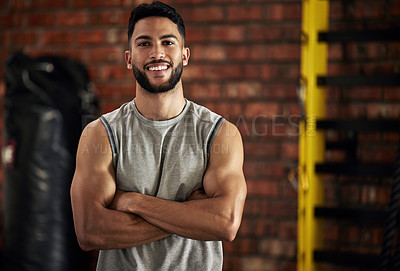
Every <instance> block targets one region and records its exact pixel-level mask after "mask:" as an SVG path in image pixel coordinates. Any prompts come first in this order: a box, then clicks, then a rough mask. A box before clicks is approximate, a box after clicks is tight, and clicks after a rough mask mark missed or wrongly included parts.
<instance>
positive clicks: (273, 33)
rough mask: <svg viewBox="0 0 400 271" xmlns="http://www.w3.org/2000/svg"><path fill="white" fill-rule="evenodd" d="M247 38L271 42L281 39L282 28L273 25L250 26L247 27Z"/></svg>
mask: <svg viewBox="0 0 400 271" xmlns="http://www.w3.org/2000/svg"><path fill="white" fill-rule="evenodd" d="M248 29H249V30H248V33H247V35H248V38H249V39H250V40H254V41H273V40H280V39H281V38H282V35H283V34H282V32H283V31H282V27H281V26H274V25H268V26H265V25H254V24H252V25H250V26H249V27H248Z"/></svg>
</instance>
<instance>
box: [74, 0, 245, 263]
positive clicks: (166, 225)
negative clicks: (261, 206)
mask: <svg viewBox="0 0 400 271" xmlns="http://www.w3.org/2000/svg"><path fill="white" fill-rule="evenodd" d="M128 41H129V50H128V51H126V52H125V60H126V64H127V68H128V69H132V70H133V74H134V77H135V79H136V97H135V98H134V99H133V100H132V101H131V102H128V103H126V104H124V105H122V106H121V107H120V108H119V109H117V110H115V111H113V112H111V113H108V114H105V115H103V116H102V117H100V118H99V119H98V120H96V121H94V122H93V123H91V124H90V125H89V126H87V127H86V128H85V130H84V131H83V133H82V136H81V139H80V142H79V147H78V153H77V164H76V171H75V175H74V179H73V182H72V187H71V201H72V209H73V213H74V222H75V230H76V234H77V237H78V241H79V244H80V245H81V247H82V249H84V250H92V249H98V250H100V254H99V259H98V264H97V270H107V271H113V270H182V271H183V270H185V271H186V270H212V271H215V270H221V269H222V263H223V252H222V243H221V241H232V240H233V239H234V238H235V236H236V233H237V231H238V228H239V226H240V223H241V218H242V213H243V206H244V201H245V198H246V184H245V179H244V175H243V170H242V168H243V145H242V140H241V137H240V134H239V132H238V130H237V128H236V127H235V126H234V125H233V124H231V123H229V122H228V121H226V120H224V119H223V118H222V117H221V116H219V115H218V114H215V113H213V112H211V111H210V110H208V109H206V108H205V107H202V106H200V105H197V104H195V103H193V102H191V101H189V100H187V99H185V98H184V94H183V87H182V81H181V75H182V71H183V67H184V66H186V65H188V61H189V57H190V50H189V48H187V47H185V27H184V24H183V21H182V18H181V17H180V15H179V14H178V13H176V11H175V9H173V8H172V7H170V6H168V5H166V4H163V3H161V2H154V3H152V4H142V5H140V6H138V7H137V8H135V9H134V10H133V11H132V13H131V17H130V20H129V27H128Z"/></svg>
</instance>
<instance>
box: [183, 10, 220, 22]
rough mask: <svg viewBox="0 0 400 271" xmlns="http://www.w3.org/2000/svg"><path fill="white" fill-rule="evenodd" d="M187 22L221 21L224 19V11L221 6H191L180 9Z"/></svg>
mask: <svg viewBox="0 0 400 271" xmlns="http://www.w3.org/2000/svg"><path fill="white" fill-rule="evenodd" d="M179 13H180V14H181V16H182V18H183V20H184V21H185V23H190V22H195V23H198V22H220V21H223V19H224V11H223V9H222V8H221V7H217V6H211V7H196V6H194V7H190V8H182V9H179Z"/></svg>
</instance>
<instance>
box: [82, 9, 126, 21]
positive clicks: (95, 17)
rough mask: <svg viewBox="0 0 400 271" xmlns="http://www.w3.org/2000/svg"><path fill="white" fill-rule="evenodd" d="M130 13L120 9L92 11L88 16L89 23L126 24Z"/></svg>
mask: <svg viewBox="0 0 400 271" xmlns="http://www.w3.org/2000/svg"><path fill="white" fill-rule="evenodd" d="M129 16H130V13H129V12H127V11H120V10H108V11H101V12H92V13H91V14H90V17H89V22H90V24H91V25H128V21H129Z"/></svg>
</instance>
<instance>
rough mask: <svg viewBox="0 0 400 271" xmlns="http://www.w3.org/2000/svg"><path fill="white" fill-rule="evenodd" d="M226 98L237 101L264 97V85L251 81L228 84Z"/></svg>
mask: <svg viewBox="0 0 400 271" xmlns="http://www.w3.org/2000/svg"><path fill="white" fill-rule="evenodd" d="M224 96H225V97H227V98H236V99H246V98H259V97H263V92H262V85H261V83H259V82H251V81H246V82H234V83H227V84H226V86H225V93H224Z"/></svg>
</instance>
